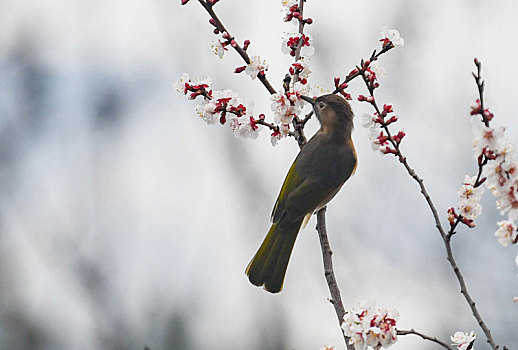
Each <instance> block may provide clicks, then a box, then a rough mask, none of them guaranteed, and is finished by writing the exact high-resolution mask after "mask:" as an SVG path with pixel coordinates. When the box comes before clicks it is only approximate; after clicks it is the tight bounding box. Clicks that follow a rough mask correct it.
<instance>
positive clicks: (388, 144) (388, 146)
mask: <svg viewBox="0 0 518 350" xmlns="http://www.w3.org/2000/svg"><path fill="white" fill-rule="evenodd" d="M475 62H476V63H477V62H478V60H476V61H475ZM369 64H370V62H365V63H364V64H363V66H362V67H360V69H359V74H360V75H361V76H362V77H363V80H364V82H365V84H366V86H367V89H368V90H369V93H370V96H368V97H365V96H362V95H360V96H359V97H358V100H359V101H364V102H368V103H370V104H371V105H372V107H373V108H374V109H375V111H376V113H375V114H374V115H373V116H369V118H370V125H371V127H372V126H375V125H379V127H380V128H381V129H382V130H383V131H382V132H381V133H380V135H379V136H377V137H376V138H374V139H373V145H376V146H379V150H380V151H381V152H382V153H385V154H394V155H395V156H396V157H398V159H399V161H400V163H401V164H403V166H404V167H405V169H406V170H407V172H408V174H409V175H410V176H411V177H412V178H413V179H414V180H415V181H416V182H417V183H418V184H419V187H420V189H421V193H422V194H423V196H424V198H425V200H426V202H427V204H428V206H429V208H430V210H431V212H432V215H433V217H434V220H435V226H436V227H437V230H438V231H439V233H440V235H441V237H442V239H443V242H444V245H445V248H446V254H447V260H448V262H449V263H450V265H451V267H452V269H453V271H454V273H455V276H456V277H457V280H458V282H459V285H460V287H461V293H462V295H463V296H464V298H465V299H466V301H467V303H468V305H469V307H470V308H471V311H472V313H473V316H474V317H475V319H476V320H477V322H478V323H479V325H480V327H481V328H482V330H483V332H484V334H485V336H486V339H487V342H488V343H489V344H490V345H491V347H492V348H493V349H498V345H496V343H495V342H494V340H493V338H492V336H491V332H490V330H489V328H488V327H487V326H486V324H485V323H484V321H483V319H482V317H481V315H480V313H479V311H478V310H477V308H476V305H475V302H474V301H473V298H472V297H471V296H470V294H469V292H468V289H467V286H466V283H465V281H464V277H463V275H462V273H461V271H460V268H459V267H458V265H457V263H456V261H455V258H454V256H453V252H452V248H451V237H452V235H453V234H454V231H453V230H454V228H455V227H456V226H457V225H458V223H459V222H463V218H462V217H461V216H456V217H453V219H451V218H452V216H451V215H452V214H450V216H449V220H450V225H451V230H450V232H448V233H446V232H445V230H444V228H443V226H442V224H441V221H440V219H439V215H438V212H437V209H436V208H435V205H434V203H433V201H432V199H431V197H430V195H429V194H428V191H427V190H426V187H425V185H424V182H423V180H422V179H421V178H420V177H419V176H418V175H417V173H416V172H415V170H414V169H412V168H411V167H410V165H409V164H408V162H407V159H406V157H405V156H404V155H403V154H402V152H401V149H400V143H401V140H402V138H403V137H404V136H405V134H404V132H402V131H400V132H398V134H397V135H392V134H391V132H390V130H389V125H390V124H392V123H394V122H395V121H397V117H396V116H392V117H391V118H390V119H388V118H387V116H388V114H389V113H392V112H393V110H392V106H391V105H384V106H383V110H380V108H379V107H378V104H377V102H376V99H375V97H374V90H375V89H376V88H377V87H378V85H377V83H376V81H375V78H374V79H373V78H372V73H370V72H369ZM477 67H478V75H477V76H475V80H476V81H477V86H478V88H479V94H480V96H481V98H482V93H483V82H482V80H481V78H480V62H478V63H477ZM481 101H482V100H481ZM480 106H481V102H480ZM480 110H481V114H482V115H483V118H484V122H486V119H488V120H487V122H489V120H490V118H487V117H484V115H485V114H487V113H489V112H488V111H487V110H485V109H483V107H480ZM486 125H488V124H486ZM479 166H480V161H479ZM481 172H482V170H479V174H481ZM482 182H483V181H482V180H480V177H477V179H476V181H475V182H474V183H473V184H472V185H475V184H476V185H477V186H480V184H481V183H482ZM451 209H452V208H450V209H449V210H448V212H449V213H450V210H451ZM464 219H468V220H470V221H471V222H473V220H472V219H470V218H464ZM465 223H466V224H468V225H469V222H467V221H466V222H465ZM473 226H474V224H473ZM471 227H472V226H471Z"/></svg>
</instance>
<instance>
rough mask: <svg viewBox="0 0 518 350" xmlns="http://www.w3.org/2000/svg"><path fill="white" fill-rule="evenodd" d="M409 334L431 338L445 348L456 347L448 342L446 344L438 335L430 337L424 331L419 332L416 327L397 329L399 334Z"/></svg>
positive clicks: (450, 349) (451, 348)
mask: <svg viewBox="0 0 518 350" xmlns="http://www.w3.org/2000/svg"><path fill="white" fill-rule="evenodd" d="M409 334H413V335H417V336H418V337H421V338H423V339H424V340H429V341H432V342H434V343H436V344H439V345H441V346H442V347H443V348H445V349H448V350H453V349H454V348H453V347H451V346H449V345H448V344H446V343H445V342H443V341H440V340H439V339H437V338H436V337H430V336H428V335H426V334H423V333H420V332H417V331H415V330H414V329H410V330H398V331H397V335H409Z"/></svg>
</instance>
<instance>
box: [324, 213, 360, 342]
mask: <svg viewBox="0 0 518 350" xmlns="http://www.w3.org/2000/svg"><path fill="white" fill-rule="evenodd" d="M316 229H317V232H318V237H319V238H320V247H321V248H322V259H323V261H324V276H325V278H326V281H327V286H328V287H329V293H330V294H331V299H329V301H330V302H331V304H333V307H334V308H335V312H336V317H337V318H338V324H339V325H340V330H341V325H342V322H343V321H344V316H345V308H344V305H343V303H342V297H341V295H340V288H339V287H338V283H336V278H335V273H334V270H333V259H332V255H333V251H332V250H331V246H330V245H329V239H328V238H327V229H326V207H324V208H322V209H320V210H319V211H318V212H317V227H316ZM342 335H343V336H344V340H345V345H346V346H347V349H349V350H353V349H354V346H353V345H349V337H346V336H345V334H344V332H343V331H342Z"/></svg>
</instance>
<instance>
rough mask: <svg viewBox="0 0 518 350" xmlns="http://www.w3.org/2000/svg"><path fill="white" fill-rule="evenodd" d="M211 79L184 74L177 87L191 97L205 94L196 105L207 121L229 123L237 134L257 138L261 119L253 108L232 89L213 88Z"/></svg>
mask: <svg viewBox="0 0 518 350" xmlns="http://www.w3.org/2000/svg"><path fill="white" fill-rule="evenodd" d="M210 85H211V81H210V79H208V78H206V79H202V80H191V78H190V77H189V75H188V74H185V73H184V74H183V75H182V78H181V79H180V81H179V82H178V83H176V84H175V88H176V90H177V91H178V92H179V93H182V94H184V95H188V96H189V99H195V98H196V97H198V96H203V101H202V103H201V104H200V105H198V106H197V107H196V113H197V114H198V115H199V116H200V117H201V118H202V119H203V120H204V121H205V122H206V123H207V124H215V123H216V122H218V121H219V123H220V124H222V125H224V124H226V123H227V121H228V124H229V125H230V127H231V128H232V131H233V132H234V134H235V135H236V136H240V137H244V138H252V139H255V138H257V136H258V133H259V126H258V123H259V121H260V120H262V119H264V115H262V114H261V115H260V116H259V120H257V119H255V118H254V116H253V111H252V110H251V108H247V106H246V105H245V104H244V102H243V100H242V99H241V98H239V97H238V95H237V94H236V93H234V92H233V91H232V90H230V89H227V90H211V89H210Z"/></svg>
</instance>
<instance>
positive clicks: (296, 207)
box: [246, 94, 356, 293]
mask: <svg viewBox="0 0 518 350" xmlns="http://www.w3.org/2000/svg"><path fill="white" fill-rule="evenodd" d="M302 98H303V99H304V100H306V101H307V102H309V103H311V104H312V105H313V110H314V112H315V115H316V116H317V118H318V120H319V121H320V129H319V130H318V131H317V133H316V134H315V135H314V136H313V137H312V138H311V139H310V140H309V141H308V143H307V144H306V145H305V146H304V147H303V148H302V149H301V151H300V152H299V154H298V155H297V158H295V161H294V162H293V164H292V165H291V168H290V170H289V171H288V175H286V179H285V180H284V184H283V185H282V188H281V191H280V193H279V197H278V198H277V201H276V202H275V206H274V207H273V212H272V216H271V221H272V226H271V228H270V230H269V231H268V234H267V235H266V238H265V239H264V241H263V243H262V244H261V246H260V247H259V250H258V251H257V253H256V254H255V256H254V257H253V259H252V261H251V262H250V263H249V264H248V267H247V268H246V274H247V275H248V278H249V279H250V282H251V283H252V284H254V285H256V286H264V289H266V290H267V291H269V292H271V293H278V292H280V291H281V290H282V285H283V282H284V276H285V274H286V269H287V267H288V261H289V260H290V255H291V252H292V250H293V245H294V244H295V239H296V238H297V234H298V233H299V231H300V229H301V228H304V227H305V226H306V224H307V222H308V221H309V218H310V217H311V215H312V214H313V213H314V212H316V211H318V210H320V209H321V208H323V207H324V206H325V205H326V204H327V203H328V202H329V201H330V200H331V199H332V198H333V197H334V196H335V195H336V194H337V193H338V191H339V190H340V188H341V187H342V185H343V184H344V183H345V181H347V179H348V178H349V177H350V176H351V175H352V174H353V173H354V171H355V169H356V152H355V150H354V145H353V142H352V140H351V132H352V130H353V112H352V110H351V106H350V105H349V103H348V102H347V101H346V100H345V99H343V98H342V97H340V96H337V95H333V94H330V95H323V96H320V97H318V98H317V99H312V98H309V97H306V96H303V97H302Z"/></svg>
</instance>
